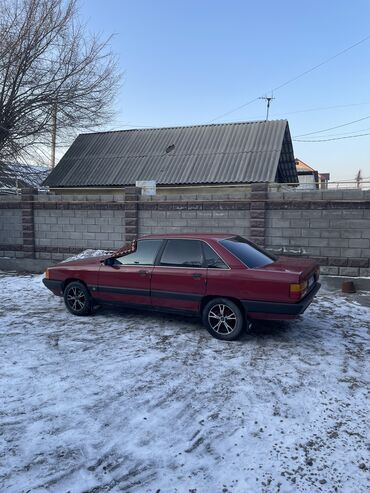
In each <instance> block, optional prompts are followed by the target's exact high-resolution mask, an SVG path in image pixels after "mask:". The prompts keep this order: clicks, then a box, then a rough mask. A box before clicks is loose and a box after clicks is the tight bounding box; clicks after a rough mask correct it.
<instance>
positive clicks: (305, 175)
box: [295, 159, 330, 190]
mask: <svg viewBox="0 0 370 493" xmlns="http://www.w3.org/2000/svg"><path fill="white" fill-rule="evenodd" d="M295 164H296V168H297V175H298V180H299V187H298V188H304V189H312V190H315V189H318V188H321V189H326V188H328V182H329V180H330V173H319V172H318V171H316V170H314V169H313V168H311V166H309V165H308V164H306V163H304V162H303V161H301V160H300V159H296V160H295Z"/></svg>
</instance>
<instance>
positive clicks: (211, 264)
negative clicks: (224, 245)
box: [202, 242, 228, 269]
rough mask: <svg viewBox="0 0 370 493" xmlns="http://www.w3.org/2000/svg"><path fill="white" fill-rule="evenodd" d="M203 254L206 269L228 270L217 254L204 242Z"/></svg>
mask: <svg viewBox="0 0 370 493" xmlns="http://www.w3.org/2000/svg"><path fill="white" fill-rule="evenodd" d="M202 244H203V253H204V258H205V263H206V267H208V268H209V269H227V268H228V266H227V265H226V264H225V262H224V261H223V260H221V258H220V257H219V256H218V255H217V253H216V252H215V251H214V250H213V248H211V247H210V246H209V245H208V244H207V243H205V242H202Z"/></svg>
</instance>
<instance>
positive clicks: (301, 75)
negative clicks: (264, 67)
mask: <svg viewBox="0 0 370 493" xmlns="http://www.w3.org/2000/svg"><path fill="white" fill-rule="evenodd" d="M368 39H370V35H368V36H365V38H362V39H360V41H357V42H356V43H354V44H353V45H351V46H348V47H347V48H345V49H344V50H341V51H339V52H338V53H336V54H335V55H333V56H331V57H329V58H326V59H325V60H323V61H322V62H321V63H318V64H317V65H315V66H314V67H312V68H310V69H308V70H306V71H304V72H302V73H301V74H299V75H297V76H296V77H292V78H291V79H289V80H288V81H286V82H284V83H283V84H280V86H278V87H275V89H273V91H278V90H279V89H281V88H282V87H285V86H287V85H288V84H290V83H292V82H295V81H296V80H297V79H300V78H301V77H304V76H305V75H307V74H309V73H310V72H313V71H314V70H316V69H318V68H320V67H322V66H323V65H325V64H326V63H329V62H331V61H332V60H334V59H335V58H338V57H339V56H341V55H343V54H344V53H347V51H350V50H352V49H353V48H356V46H358V45H360V44H362V43H365V41H367V40H368Z"/></svg>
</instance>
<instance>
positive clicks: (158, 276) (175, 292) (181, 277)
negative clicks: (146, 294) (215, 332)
mask: <svg viewBox="0 0 370 493" xmlns="http://www.w3.org/2000/svg"><path fill="white" fill-rule="evenodd" d="M206 282H207V269H206V267H205V265H204V259H203V251H202V245H201V241H199V240H192V239H168V240H167V241H166V244H165V245H164V248H163V251H162V254H161V257H160V259H159V261H158V262H157V264H156V265H155V266H154V268H153V271H152V282H151V294H152V304H153V305H154V306H156V307H165V308H169V309H174V310H182V311H190V312H196V311H198V310H199V305H200V301H201V299H202V297H203V296H204V294H205V291H206Z"/></svg>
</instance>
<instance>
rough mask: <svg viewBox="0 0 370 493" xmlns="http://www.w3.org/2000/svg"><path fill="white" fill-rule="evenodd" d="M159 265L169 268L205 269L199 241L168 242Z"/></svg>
mask: <svg viewBox="0 0 370 493" xmlns="http://www.w3.org/2000/svg"><path fill="white" fill-rule="evenodd" d="M159 265H164V266H167V267H204V265H203V252H202V245H201V242H200V241H199V240H168V241H167V243H166V246H165V248H164V250H163V253H162V258H161V261H160V264H159Z"/></svg>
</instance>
